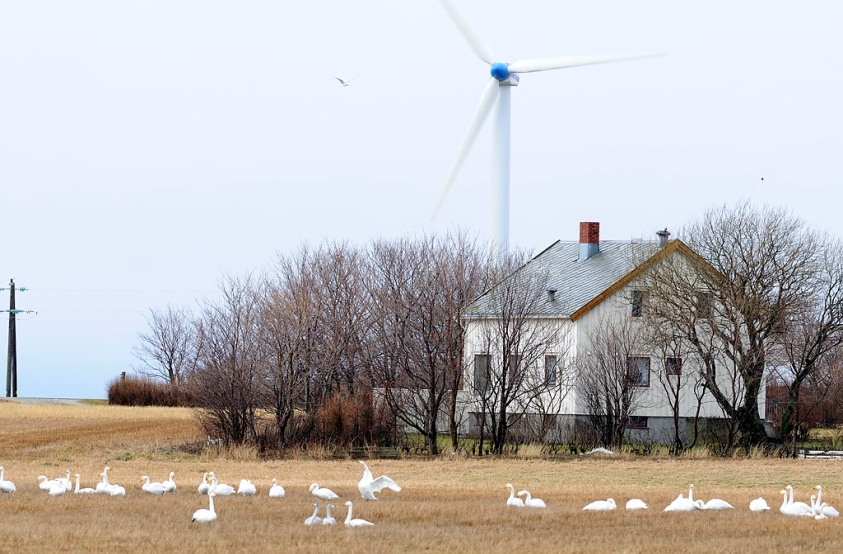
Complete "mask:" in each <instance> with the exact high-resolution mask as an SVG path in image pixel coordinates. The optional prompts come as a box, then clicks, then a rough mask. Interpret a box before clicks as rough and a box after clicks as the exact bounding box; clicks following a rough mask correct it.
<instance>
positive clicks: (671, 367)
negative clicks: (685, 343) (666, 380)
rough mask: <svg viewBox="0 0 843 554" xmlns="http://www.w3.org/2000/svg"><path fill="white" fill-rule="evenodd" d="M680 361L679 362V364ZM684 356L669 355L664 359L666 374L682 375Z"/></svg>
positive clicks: (671, 375)
mask: <svg viewBox="0 0 843 554" xmlns="http://www.w3.org/2000/svg"><path fill="white" fill-rule="evenodd" d="M671 361H673V363H671ZM677 361H678V364H677ZM682 363H683V361H682V357H681V356H669V357H667V358H665V359H664V374H665V375H667V376H668V377H682Z"/></svg>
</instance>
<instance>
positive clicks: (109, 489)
mask: <svg viewBox="0 0 843 554" xmlns="http://www.w3.org/2000/svg"><path fill="white" fill-rule="evenodd" d="M110 469H111V468H110V467H108V466H105V469H103V470H102V473H100V477H102V482H100V483H97V488H96V491H97V492H98V493H100V494H107V495H109V496H126V489H125V488H123V487H122V486H120V485H118V484H116V483H114V484H112V483H109V481H108V471H109V470H110Z"/></svg>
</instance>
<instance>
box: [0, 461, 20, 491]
mask: <svg viewBox="0 0 843 554" xmlns="http://www.w3.org/2000/svg"><path fill="white" fill-rule="evenodd" d="M5 476H6V468H4V467H3V466H0V492H4V493H6V494H11V493H13V492H15V491H16V490H17V488H16V487H15V484H14V483H12V482H11V481H6V479H5Z"/></svg>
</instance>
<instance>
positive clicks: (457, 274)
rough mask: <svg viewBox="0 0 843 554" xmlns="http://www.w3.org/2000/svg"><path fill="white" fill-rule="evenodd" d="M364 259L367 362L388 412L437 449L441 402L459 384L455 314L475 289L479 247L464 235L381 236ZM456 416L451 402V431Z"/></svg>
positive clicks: (453, 396) (458, 330)
mask: <svg viewBox="0 0 843 554" xmlns="http://www.w3.org/2000/svg"><path fill="white" fill-rule="evenodd" d="M370 259H371V268H372V280H371V283H370V294H371V298H372V304H373V306H375V308H374V309H375V311H376V313H377V316H376V317H375V318H374V323H373V325H372V338H373V343H374V347H373V348H372V353H373V355H372V356H371V357H370V359H371V365H372V367H373V369H374V371H375V374H376V376H377V380H378V382H379V383H380V384H381V387H382V388H381V390H382V394H383V398H384V400H385V401H386V402H387V404H388V405H389V407H390V409H391V411H392V413H394V414H395V416H396V417H397V418H398V419H399V420H400V421H401V422H402V423H403V424H404V425H406V426H408V427H410V428H413V429H415V430H416V431H418V432H419V433H420V434H422V436H424V437H425V447H426V449H427V451H428V452H429V453H430V454H437V453H438V452H439V446H438V443H437V440H438V436H439V420H440V417H441V416H442V415H443V405H444V403H445V402H446V401H447V400H448V399H449V398H450V399H452V400H455V399H456V394H453V392H454V389H455V388H457V387H458V386H459V381H458V374H459V372H458V368H459V367H461V366H460V365H459V362H460V352H461V347H462V329H461V327H460V325H459V314H460V310H461V308H462V304H463V303H464V302H465V298H466V297H470V295H472V294H473V293H474V292H475V291H476V290H477V288H478V283H477V281H476V279H477V278H478V277H479V275H480V271H479V263H478V256H477V248H476V246H475V245H474V244H473V243H471V242H468V241H466V239H465V237H464V235H457V236H448V237H445V238H444V239H440V238H438V237H436V236H430V237H426V238H424V239H423V240H421V241H411V240H400V241H379V242H376V243H375V244H374V245H373V247H372V251H371V256H370ZM455 413H456V411H455V406H454V404H451V410H450V413H449V415H450V419H451V422H452V425H451V427H452V432H453V427H454V423H453V422H454V419H455ZM452 441H453V435H452Z"/></svg>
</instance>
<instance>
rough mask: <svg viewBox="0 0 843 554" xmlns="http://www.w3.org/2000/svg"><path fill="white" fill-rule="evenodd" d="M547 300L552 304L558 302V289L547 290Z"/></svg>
mask: <svg viewBox="0 0 843 554" xmlns="http://www.w3.org/2000/svg"><path fill="white" fill-rule="evenodd" d="M547 299H548V301H550V302H553V301H554V300H556V289H547Z"/></svg>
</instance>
